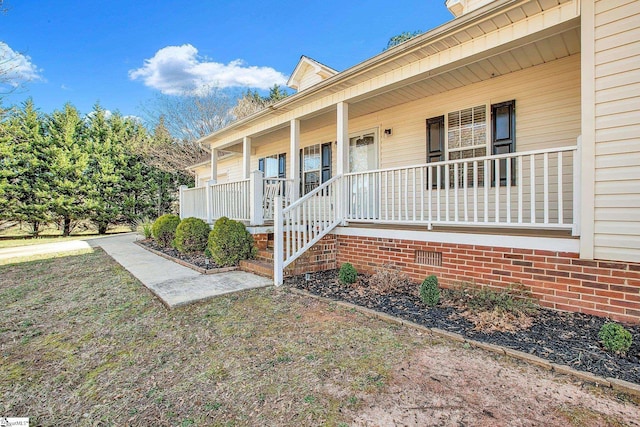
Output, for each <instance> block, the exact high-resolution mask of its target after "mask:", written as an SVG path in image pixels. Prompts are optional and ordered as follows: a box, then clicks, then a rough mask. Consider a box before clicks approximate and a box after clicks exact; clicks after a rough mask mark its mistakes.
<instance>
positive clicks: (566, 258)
mask: <svg viewBox="0 0 640 427" xmlns="http://www.w3.org/2000/svg"><path fill="white" fill-rule="evenodd" d="M334 237H335V238H336V239H337V258H336V261H337V265H340V264H342V263H343V262H350V263H352V264H353V265H354V266H355V267H356V268H357V269H358V270H359V271H362V272H369V273H372V272H373V271H374V269H375V267H376V266H379V265H382V264H393V265H395V266H397V267H400V268H401V269H402V270H403V271H404V272H405V273H407V274H408V275H409V276H410V277H411V279H412V280H415V281H416V282H420V281H422V280H423V279H424V278H425V277H426V276H428V275H430V274H435V275H436V276H438V280H439V281H440V283H441V284H442V285H443V286H444V287H447V286H451V285H453V284H455V283H457V282H471V283H475V284H477V285H484V286H495V287H505V286H508V285H510V284H513V283H521V284H523V285H525V286H526V287H528V289H529V290H530V291H531V292H532V294H533V295H534V296H535V297H536V298H537V299H538V300H539V302H540V304H541V305H542V306H545V307H549V308H553V309H556V310H562V311H574V312H581V313H588V314H593V315H596V316H604V317H609V318H611V319H614V320H617V321H621V322H631V323H640V263H626V262H609V261H588V260H581V259H579V255H578V254H577V253H567V252H553V251H542V250H528V249H511V248H502V247H491V246H478V245H461V244H447V243H432V242H421V241H414V240H399V239H387V238H374V237H357V236H342V235H340V236H334ZM418 250H421V251H429V252H439V253H441V254H442V265H441V266H428V265H421V264H417V263H416V262H415V253H416V251H418ZM328 268H332V267H328ZM306 271H309V270H306Z"/></svg>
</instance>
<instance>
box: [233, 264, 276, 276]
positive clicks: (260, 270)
mask: <svg viewBox="0 0 640 427" xmlns="http://www.w3.org/2000/svg"><path fill="white" fill-rule="evenodd" d="M240 270H242V271H247V272H249V273H253V274H257V275H258V276H264V277H269V278H273V262H271V261H266V260H261V259H245V260H242V261H240Z"/></svg>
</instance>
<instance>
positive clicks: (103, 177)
mask: <svg viewBox="0 0 640 427" xmlns="http://www.w3.org/2000/svg"><path fill="white" fill-rule="evenodd" d="M113 136H114V135H113V130H112V128H111V123H110V120H109V119H107V113H106V111H105V110H104V109H103V108H102V107H101V106H100V105H98V104H96V105H95V107H94V109H93V111H92V112H91V114H90V115H89V118H88V129H87V143H88V146H87V148H88V153H89V165H88V167H87V182H88V185H87V187H88V198H87V208H88V210H89V218H90V220H91V221H92V222H93V223H94V224H95V225H96V227H97V228H98V233H99V234H105V233H106V232H107V229H108V227H109V225H111V224H113V223H114V222H115V221H116V220H117V219H118V216H119V215H120V213H121V209H120V207H121V205H120V198H121V196H120V185H121V180H122V176H121V172H122V164H123V158H122V150H121V147H119V146H118V144H117V142H116V141H114V139H113Z"/></svg>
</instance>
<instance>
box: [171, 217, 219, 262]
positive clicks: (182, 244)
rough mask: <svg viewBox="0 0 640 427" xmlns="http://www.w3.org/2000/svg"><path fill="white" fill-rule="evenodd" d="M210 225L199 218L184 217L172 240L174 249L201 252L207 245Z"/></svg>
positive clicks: (184, 251)
mask: <svg viewBox="0 0 640 427" xmlns="http://www.w3.org/2000/svg"><path fill="white" fill-rule="evenodd" d="M209 232H211V227H209V224H207V223H206V222H205V221H203V220H201V219H200V218H193V217H191V218H185V219H183V220H182V221H180V224H178V228H176V237H175V239H174V240H173V241H174V243H175V246H176V249H177V250H178V251H180V252H182V253H192V252H202V251H204V250H205V249H206V247H207V240H208V239H209Z"/></svg>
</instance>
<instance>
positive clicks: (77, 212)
mask: <svg viewBox="0 0 640 427" xmlns="http://www.w3.org/2000/svg"><path fill="white" fill-rule="evenodd" d="M48 131H49V132H48V137H49V140H50V144H49V151H50V162H51V163H50V165H51V169H52V188H51V190H52V192H51V210H52V212H53V214H54V215H55V216H56V218H57V219H59V220H60V221H61V223H62V234H63V235H64V236H68V235H69V234H70V233H71V230H72V228H73V225H74V224H75V223H76V221H77V220H79V219H83V218H85V217H86V216H87V205H86V198H87V193H88V182H87V176H86V175H85V172H86V169H87V166H88V164H89V154H88V153H87V146H86V140H85V136H86V133H85V125H84V122H83V121H82V119H81V118H80V114H79V112H78V110H77V109H76V108H75V107H74V106H72V105H71V104H66V105H65V106H64V109H63V110H62V111H55V112H54V113H53V114H52V115H51V117H50V119H49V121H48Z"/></svg>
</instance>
